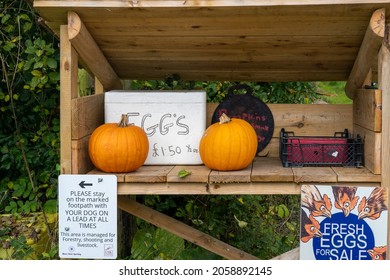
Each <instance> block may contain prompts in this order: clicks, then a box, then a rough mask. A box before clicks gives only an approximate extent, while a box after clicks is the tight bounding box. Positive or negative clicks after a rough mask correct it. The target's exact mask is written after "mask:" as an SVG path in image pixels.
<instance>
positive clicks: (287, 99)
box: [130, 75, 318, 104]
mask: <svg viewBox="0 0 390 280" xmlns="http://www.w3.org/2000/svg"><path fill="white" fill-rule="evenodd" d="M234 84H236V83H233V82H226V81H225V82H221V81H203V82H202V81H198V82H194V81H182V80H181V79H180V77H179V76H176V75H173V76H172V77H169V78H167V79H166V80H162V81H155V80H152V81H138V80H134V81H131V85H130V87H131V89H134V90H141V89H142V90H152V89H155V90H205V91H206V93H207V102H217V103H219V102H221V101H223V100H224V99H225V98H226V97H227V95H228V90H229V88H230V87H231V86H232V85H234ZM244 84H247V85H249V86H250V87H251V88H252V90H253V95H254V96H255V97H257V98H259V99H260V100H262V101H264V102H266V103H288V104H294V103H295V104H309V103H313V102H314V101H315V100H317V99H318V94H317V93H316V86H315V84H314V83H307V82H285V83H260V82H245V83H244ZM238 94H240V93H238Z"/></svg>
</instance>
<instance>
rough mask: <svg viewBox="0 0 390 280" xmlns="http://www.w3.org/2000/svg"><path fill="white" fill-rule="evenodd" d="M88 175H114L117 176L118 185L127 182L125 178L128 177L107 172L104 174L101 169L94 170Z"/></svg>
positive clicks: (123, 174) (124, 174)
mask: <svg viewBox="0 0 390 280" xmlns="http://www.w3.org/2000/svg"><path fill="white" fill-rule="evenodd" d="M88 174H90V175H99V174H101V175H105V174H112V175H115V176H116V178H117V182H118V183H123V182H124V181H125V176H126V173H106V172H103V171H101V170H99V169H96V168H94V169H92V170H91V171H89V172H88Z"/></svg>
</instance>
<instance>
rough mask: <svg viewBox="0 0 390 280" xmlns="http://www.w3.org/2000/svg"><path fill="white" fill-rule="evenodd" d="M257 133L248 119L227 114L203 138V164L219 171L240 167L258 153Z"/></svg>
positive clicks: (245, 164)
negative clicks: (230, 116) (231, 116)
mask: <svg viewBox="0 0 390 280" xmlns="http://www.w3.org/2000/svg"><path fill="white" fill-rule="evenodd" d="M257 145H258V141H257V134H256V131H255V130H254V128H253V127H252V126H251V125H250V124H249V123H248V122H247V121H245V120H242V119H238V118H231V119H230V118H229V117H228V116H226V115H225V114H223V115H222V116H221V117H220V122H219V123H214V124H212V125H211V126H209V127H208V128H207V129H206V131H205V133H204V135H203V137H202V139H201V140H200V145H199V153H200V157H201V159H202V161H203V163H204V164H205V165H206V166H207V167H208V168H210V169H214V170H219V171H232V170H240V169H244V168H245V167H247V166H248V165H249V164H250V163H251V162H252V161H253V159H254V157H255V156H256V151H257Z"/></svg>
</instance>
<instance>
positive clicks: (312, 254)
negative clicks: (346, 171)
mask: <svg viewBox="0 0 390 280" xmlns="http://www.w3.org/2000/svg"><path fill="white" fill-rule="evenodd" d="M387 212H388V209H387V189H386V188H383V187H355V186H321V185H302V187H301V235H300V257H301V259H307V260H382V259H386V253H387V252H386V250H387V221H388V220H387V215H388V214H387Z"/></svg>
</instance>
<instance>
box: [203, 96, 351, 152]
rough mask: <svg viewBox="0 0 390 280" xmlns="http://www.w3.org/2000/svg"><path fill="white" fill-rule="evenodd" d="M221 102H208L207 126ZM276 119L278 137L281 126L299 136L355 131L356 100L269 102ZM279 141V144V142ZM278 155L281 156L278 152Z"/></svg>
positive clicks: (275, 131) (328, 134)
mask: <svg viewBox="0 0 390 280" xmlns="http://www.w3.org/2000/svg"><path fill="white" fill-rule="evenodd" d="M217 106H218V104H217V103H208V104H207V116H206V122H207V126H208V125H209V124H210V123H211V117H212V115H213V113H214V111H215V109H216V108H217ZM267 106H268V107H269V109H270V110H271V112H272V115H273V117H274V122H275V129H274V134H273V137H274V138H279V134H280V130H281V129H282V128H284V129H285V130H286V131H293V132H294V133H295V135H297V136H315V135H317V136H333V135H334V133H335V132H342V131H344V129H345V128H346V129H348V130H349V131H352V128H353V124H352V115H353V108H352V104H336V105H334V104H267ZM275 145H279V144H278V143H275ZM276 156H279V155H278V154H277V155H276Z"/></svg>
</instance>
